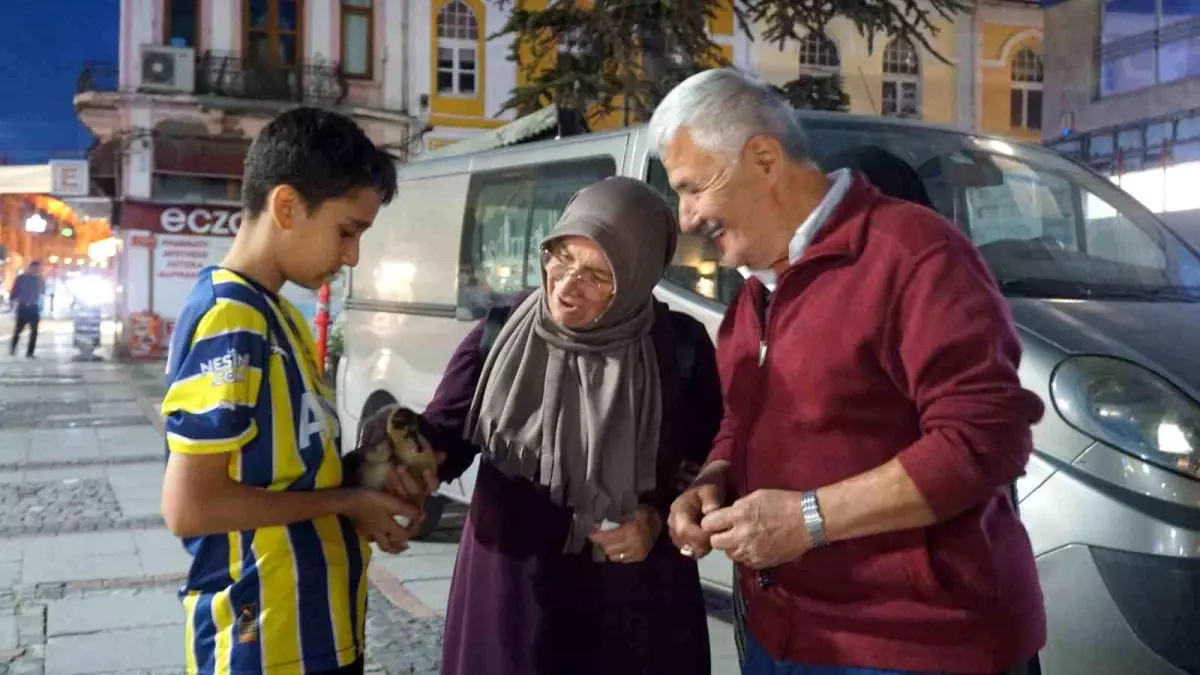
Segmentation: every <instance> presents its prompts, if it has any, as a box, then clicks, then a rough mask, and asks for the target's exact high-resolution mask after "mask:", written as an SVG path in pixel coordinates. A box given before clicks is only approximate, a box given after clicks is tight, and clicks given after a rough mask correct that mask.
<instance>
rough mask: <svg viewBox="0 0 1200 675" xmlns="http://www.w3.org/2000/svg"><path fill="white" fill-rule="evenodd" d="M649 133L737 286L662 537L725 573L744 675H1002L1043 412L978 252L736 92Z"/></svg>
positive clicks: (1034, 594) (749, 92)
mask: <svg viewBox="0 0 1200 675" xmlns="http://www.w3.org/2000/svg"><path fill="white" fill-rule="evenodd" d="M649 134H650V138H651V145H652V147H653V148H655V149H656V150H657V151H658V153H659V154H660V156H661V157H662V160H663V165H664V167H665V168H666V170H667V174H668V177H669V180H670V182H671V185H672V186H673V187H674V188H675V190H676V191H677V192H678V193H679V197H680V224H681V227H682V228H683V229H684V231H686V232H692V233H697V234H699V235H701V236H703V237H705V238H707V239H709V240H710V241H711V242H713V244H714V245H716V246H717V247H718V248H720V250H721V253H722V260H721V263H722V265H725V266H728V267H743V266H744V267H747V268H749V269H750V270H752V273H751V274H750V276H749V278H748V279H747V281H746V283H744V284H743V285H742V287H741V289H740V290H739V292H738V295H737V297H736V298H735V299H734V301H733V303H732V304H731V305H730V306H729V309H728V312H727V313H726V316H725V319H724V320H723V322H722V325H721V329H720V333H719V338H718V345H719V347H718V354H717V361H718V364H719V367H720V370H721V382H722V386H723V389H724V392H723V393H724V401H725V404H726V407H725V415H724V419H723V421H722V424H721V431H720V433H719V434H718V435H717V439H716V441H715V443H714V446H713V450H712V453H711V455H710V456H709V458H708V463H707V465H706V466H705V467H704V469H703V470H702V471H701V474H700V476H699V477H698V478H697V480H696V481H695V483H694V484H693V487H691V488H690V489H689V490H688V491H686V492H685V493H684V494H683V495H682V496H681V497H680V498H679V499H678V500H676V502H675V504H674V505H673V507H672V509H671V518H670V529H671V535H672V537H673V539H674V541H675V542H676V544H677V545H678V546H679V547H680V550H681V552H682V553H684V554H685V555H692V556H703V555H705V554H707V553H708V552H709V551H710V550H711V549H720V550H722V551H724V552H725V553H726V554H727V555H728V556H729V557H730V558H731V559H732V560H733V561H734V562H735V563H736V564H737V570H738V581H739V584H740V587H739V590H740V592H741V595H742V596H743V600H744V603H745V611H746V624H747V631H746V635H745V648H746V654H745V662H744V665H743V672H744V673H747V674H748V675H756V674H759V673H772V674H774V675H792V674H800V673H822V674H829V675H833V674H838V673H855V674H861V675H870V674H881V673H888V674H891V673H900V672H908V673H963V674H965V673H1002V672H1005V671H1008V670H1010V669H1015V668H1019V667H1022V666H1023V665H1024V664H1025V663H1026V662H1027V661H1028V660H1029V659H1030V658H1031V657H1033V656H1034V654H1035V653H1036V652H1037V651H1038V650H1039V649H1040V648H1041V647H1042V646H1043V644H1044V643H1045V640H1046V617H1045V611H1044V609H1043V606H1042V594H1041V588H1040V586H1039V583H1038V576H1037V569H1036V567H1035V565H1034V559H1033V552H1032V547H1031V545H1030V542H1029V537H1028V535H1027V533H1026V532H1025V529H1024V526H1023V525H1022V524H1021V522H1020V520H1019V519H1018V517H1017V514H1016V511H1015V505H1014V504H1013V501H1012V499H1011V497H1010V492H1009V486H1010V484H1011V483H1012V482H1013V481H1014V480H1015V479H1016V478H1017V477H1018V476H1019V475H1021V473H1022V472H1023V471H1024V467H1025V463H1026V461H1027V459H1028V458H1029V455H1030V453H1031V451H1032V432H1031V425H1032V424H1034V423H1036V422H1037V421H1038V420H1039V419H1040V417H1041V414H1042V412H1043V407H1042V403H1041V400H1040V399H1039V398H1038V397H1037V395H1035V394H1034V393H1032V392H1030V391H1027V390H1025V389H1024V388H1022V386H1021V383H1020V380H1019V378H1018V376H1017V368H1018V364H1019V362H1020V358H1021V349H1020V343H1019V342H1018V340H1017V336H1016V330H1015V328H1014V327H1013V324H1012V320H1011V317H1010V316H1009V311H1008V308H1007V305H1006V304H1005V301H1004V299H1003V297H1002V296H1001V295H1000V293H999V292H998V290H997V288H996V283H995V280H994V279H993V277H992V276H991V273H990V272H989V271H988V268H987V267H986V266H985V265H984V264H983V262H982V260H981V259H980V257H979V254H978V252H977V250H976V249H975V247H974V246H973V245H972V244H971V242H970V240H969V239H967V237H966V236H965V235H964V234H963V233H962V232H960V231H959V230H958V229H957V228H956V227H955V226H954V225H953V224H952V223H950V222H948V221H946V220H945V219H944V218H942V217H941V216H939V215H938V214H937V213H935V212H934V211H932V210H930V209H928V208H925V207H923V206H920V205H918V204H915V203H913V202H908V201H902V200H898V199H894V198H891V197H886V196H884V195H882V194H881V193H880V192H879V191H878V190H877V189H876V188H874V187H873V186H872V185H871V184H870V183H868V182H867V181H866V179H865V178H864V177H863V176H862V175H861V174H857V173H854V172H852V171H850V170H849V169H842V170H839V171H837V172H835V173H833V174H829V175H827V174H825V173H824V172H823V171H821V170H820V169H819V168H818V167H817V166H816V165H815V164H814V162H813V160H812V158H811V157H810V155H809V151H808V146H807V143H806V139H805V137H804V134H803V132H802V130H801V128H800V126H799V122H798V120H797V119H796V117H795V115H794V114H793V112H792V111H791V109H790V107H789V106H788V105H787V104H786V102H784V101H783V100H782V99H781V98H779V97H778V96H777V95H776V94H774V93H773V92H771V91H770V90H769V89H768V88H767V87H766V86H764V85H762V84H761V83H759V82H757V81H755V80H752V79H750V78H749V77H748V76H746V75H744V74H741V73H738V72H736V71H733V70H726V69H718V70H710V71H706V72H704V73H701V74H699V75H695V76H693V77H692V78H689V79H688V80H686V81H685V82H684V83H682V84H681V85H679V86H678V87H676V88H675V89H674V90H672V91H671V92H670V93H669V94H668V95H667V97H666V98H665V99H664V100H663V102H662V103H661V104H660V105H659V106H658V108H657V109H656V111H655V113H654V116H653V118H652V119H651V122H650V126H649Z"/></svg>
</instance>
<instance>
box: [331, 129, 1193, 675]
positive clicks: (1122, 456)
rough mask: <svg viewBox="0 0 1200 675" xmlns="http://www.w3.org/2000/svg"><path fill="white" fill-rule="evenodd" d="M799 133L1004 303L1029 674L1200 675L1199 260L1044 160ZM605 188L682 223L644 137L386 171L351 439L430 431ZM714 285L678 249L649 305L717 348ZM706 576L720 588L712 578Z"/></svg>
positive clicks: (1036, 151)
mask: <svg viewBox="0 0 1200 675" xmlns="http://www.w3.org/2000/svg"><path fill="white" fill-rule="evenodd" d="M800 115H801V118H802V120H803V122H804V124H805V128H806V129H807V131H808V134H809V140H810V144H811V146H812V149H813V152H814V155H815V157H816V158H817V160H818V161H820V160H822V158H825V157H829V156H831V155H833V154H834V153H840V152H843V151H846V150H849V149H852V148H860V147H864V146H873V147H877V148H882V149H885V150H887V151H889V152H891V153H893V154H894V155H897V156H899V157H900V158H902V159H903V160H904V161H905V162H907V163H908V164H909V165H910V166H911V167H912V168H913V169H914V170H915V171H916V172H917V174H918V175H920V177H921V179H922V181H923V183H924V186H925V189H926V192H927V193H928V195H929V197H930V199H931V201H932V202H933V204H934V205H935V207H936V208H937V209H938V210H939V211H940V212H941V213H942V214H943V215H944V216H946V217H947V218H949V219H950V220H952V221H953V222H954V223H956V224H957V225H958V226H959V227H961V228H962V229H963V231H965V232H967V233H968V234H969V235H970V237H971V239H972V240H973V241H974V243H975V245H976V246H977V247H978V248H979V251H980V253H981V254H982V255H983V258H984V259H985V260H986V261H987V264H988V265H989V266H990V267H991V269H992V271H993V273H994V274H995V276H996V278H997V280H998V281H999V284H1000V287H1001V290H1002V291H1003V293H1004V295H1005V296H1006V297H1007V298H1008V300H1009V302H1010V303H1011V306H1012V311H1013V316H1014V319H1015V321H1016V324H1017V328H1018V331H1019V334H1020V337H1021V341H1022V344H1023V346H1024V357H1023V360H1022V365H1021V370H1020V375H1021V378H1022V381H1023V383H1024V385H1025V386H1026V387H1027V388H1029V389H1031V390H1032V391H1034V392H1036V393H1037V394H1038V395H1040V396H1041V397H1042V399H1043V400H1044V401H1045V403H1046V415H1045V417H1044V419H1043V420H1042V421H1041V422H1040V423H1039V424H1038V425H1037V426H1036V427H1035V428H1034V442H1035V448H1036V450H1035V453H1034V456H1033V458H1032V459H1031V460H1030V462H1029V465H1028V467H1027V469H1026V474H1025V476H1024V477H1023V478H1021V479H1020V481H1019V482H1018V484H1017V492H1018V495H1019V500H1020V512H1021V517H1022V520H1023V522H1024V523H1025V526H1026V528H1027V529H1028V531H1029V534H1030V537H1031V538H1032V541H1033V546H1034V551H1035V554H1036V555H1037V565H1038V570H1039V573H1040V578H1041V583H1042V588H1043V591H1044V594H1045V599H1046V609H1047V613H1048V618H1049V631H1050V638H1049V644H1048V645H1047V647H1046V648H1045V650H1043V652H1042V653H1041V654H1040V663H1041V669H1042V672H1043V673H1046V674H1047V675H1131V674H1136V675H1179V674H1182V673H1200V647H1197V644H1200V643H1198V642H1197V640H1200V637H1198V636H1200V403H1198V401H1200V256H1198V255H1197V253H1196V252H1195V251H1194V250H1193V249H1192V248H1190V247H1189V246H1188V245H1187V244H1185V243H1184V242H1183V241H1182V240H1181V239H1180V238H1179V237H1178V236H1177V235H1176V234H1175V233H1173V232H1172V231H1170V230H1169V229H1167V228H1166V227H1165V226H1164V225H1163V224H1162V223H1161V222H1160V221H1158V220H1157V219H1156V218H1155V217H1154V216H1153V215H1152V214H1151V213H1150V212H1149V211H1147V210H1146V209H1145V208H1144V207H1143V206H1142V205H1141V204H1139V203H1138V202H1137V201H1135V200H1134V199H1133V198H1132V197H1130V196H1129V195H1127V194H1125V193H1124V192H1122V191H1121V190H1119V189H1118V188H1117V187H1116V186H1114V185H1113V184H1112V182H1111V181H1109V180H1107V179H1105V178H1104V177H1102V176H1099V175H1097V174H1095V173H1093V172H1091V171H1089V170H1087V169H1085V168H1083V167H1081V166H1079V165H1077V164H1075V163H1073V162H1071V161H1069V160H1067V159H1065V158H1063V157H1061V156H1060V155H1058V154H1056V153H1054V152H1051V151H1049V150H1046V149H1044V148H1040V147H1036V146H1032V145H1026V144H1021V143H1017V142H1014V141H1011V140H1007V139H1002V138H996V137H989V136H984V135H979V134H970V133H964V132H961V131H957V130H953V129H948V128H941V127H935V126H932V125H927V124H921V123H917V122H910V121H902V120H891V119H881V118H862V117H856V116H851V115H841V114H824V113H814V112H801V113H800ZM614 174H620V175H626V176H633V177H637V178H641V179H643V180H646V181H647V182H649V183H650V184H651V185H653V186H655V187H657V188H658V189H660V190H661V191H662V192H663V194H664V195H666V196H667V197H668V198H670V199H674V195H672V194H671V191H670V189H669V188H668V186H667V182H666V178H665V173H664V171H663V169H662V166H661V165H660V164H659V163H658V162H657V160H655V159H654V158H653V157H651V156H650V154H649V152H648V148H647V147H646V140H645V133H644V131H643V130H642V129H641V128H629V129H624V130H621V131H616V132H611V133H603V134H588V135H584V136H576V137H567V138H559V139H555V140H548V141H541V142H537V143H529V144H523V145H515V146H511V147H505V148H500V149H495V150H489V151H486V152H480V153H473V154H466V155H459V156H450V157H444V158H436V159H435V158H431V159H428V160H423V161H417V162H413V163H411V164H406V165H401V166H400V167H399V176H400V188H399V196H398V198H397V199H396V200H395V201H394V202H393V203H392V204H391V205H389V206H388V207H386V208H385V209H384V211H383V212H381V214H380V216H379V218H378V220H377V221H376V224H375V226H374V227H373V228H372V229H371V230H370V231H369V232H368V233H367V234H366V235H365V237H364V241H363V244H362V257H361V260H360V264H359V266H358V267H357V268H356V269H354V270H353V271H352V273H351V275H350V279H349V284H348V298H347V302H346V313H345V319H344V320H345V322H346V324H345V328H346V332H345V335H346V347H345V354H344V357H343V358H342V360H341V362H340V365H339V370H338V407H339V416H340V418H341V421H342V424H343V428H344V429H347V430H352V429H355V428H356V426H357V424H358V422H359V420H360V419H362V417H363V416H364V415H366V414H369V413H370V412H371V411H373V410H375V409H378V408H379V407H380V406H382V405H385V404H387V403H390V402H393V401H397V402H400V403H401V404H404V405H407V406H409V407H412V408H414V409H416V410H422V409H423V408H424V407H425V406H426V405H427V404H428V403H429V401H430V399H431V398H432V396H433V393H434V391H435V389H436V387H437V384H438V381H439V380H440V378H441V374H442V371H443V369H444V367H445V365H446V363H447V361H448V360H449V358H450V356H451V354H452V353H453V351H454V349H455V347H456V346H457V344H458V343H459V341H460V340H461V339H462V338H463V337H464V336H465V335H466V333H467V332H468V331H469V330H470V328H471V327H472V325H473V324H474V322H475V321H477V320H479V319H480V318H481V317H482V316H483V314H484V312H486V309H487V307H488V306H489V305H490V304H492V303H494V302H497V301H502V300H503V298H504V296H506V295H509V294H512V293H516V292H519V291H521V290H523V289H525V288H527V287H529V286H532V285H533V284H536V283H538V280H539V273H538V267H537V247H536V244H537V241H538V240H539V239H540V238H541V236H542V235H543V234H545V232H547V231H548V230H549V229H550V228H551V227H553V225H554V223H555V221H556V220H557V218H558V215H559V213H560V212H561V210H562V208H563V207H564V205H565V203H566V200H567V199H568V198H569V197H570V195H571V194H572V193H573V192H574V191H575V190H577V189H579V188H580V187H582V186H583V185H586V184H588V183H590V182H593V181H595V180H598V179H600V178H603V177H605V176H609V175H614ZM1197 189H1200V186H1197ZM716 261H717V254H716V251H713V250H711V248H710V247H709V245H708V244H707V243H706V242H704V241H702V240H700V239H698V238H694V237H684V239H683V241H681V245H680V247H679V252H678V254H677V256H676V259H675V261H674V264H673V266H672V267H671V269H670V271H669V272H668V274H667V278H666V279H664V281H663V282H662V283H661V284H660V285H659V287H658V289H657V290H656V294H657V295H658V297H659V298H660V299H662V300H663V301H665V302H667V303H668V304H670V305H672V306H673V307H674V308H676V309H679V310H682V311H686V312H689V313H691V314H693V315H694V316H696V317H697V318H698V319H700V320H701V321H702V322H703V323H704V324H705V325H706V326H707V327H708V328H709V330H710V332H712V333H713V334H714V335H715V332H716V328H717V325H718V323H719V321H720V318H721V316H722V313H723V311H724V305H725V303H727V302H728V301H729V300H730V298H732V297H733V295H734V293H736V291H737V288H738V286H739V285H740V284H741V282H742V277H741V275H740V274H739V273H738V272H737V271H735V270H726V269H722V268H720V267H718V265H717V263H716ZM345 438H346V444H347V446H348V445H350V444H352V443H353V440H354V434H353V433H346V434H345ZM473 480H474V466H473V467H472V469H471V470H469V471H468V472H467V473H466V474H465V475H464V476H463V478H462V479H461V480H459V481H455V482H454V483H452V484H449V485H447V486H446V487H445V488H444V489H443V490H442V492H441V497H440V499H450V500H454V501H459V502H468V501H469V500H470V498H471V491H472V487H473ZM438 506H439V503H438V502H436V501H435V502H432V503H431V504H430V513H431V516H435V515H436V514H437V513H438V512H439V509H438ZM431 520H434V521H435V520H436V518H432V517H431ZM702 574H703V576H704V578H705V581H706V582H707V583H709V584H710V585H713V586H716V587H718V588H724V589H728V588H729V586H730V579H731V574H732V571H731V565H730V563H729V561H728V560H727V559H726V558H725V557H724V556H721V555H720V554H717V555H712V556H708V557H707V558H706V559H705V560H704V561H703V562H702Z"/></svg>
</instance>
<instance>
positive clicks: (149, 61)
mask: <svg viewBox="0 0 1200 675" xmlns="http://www.w3.org/2000/svg"><path fill="white" fill-rule="evenodd" d="M138 90H139V91H152V92H162V93H167V94H191V93H192V92H194V91H195V90H196V51H195V50H194V49H192V48H191V47H168V46H166V45H142V81H141V82H139V83H138Z"/></svg>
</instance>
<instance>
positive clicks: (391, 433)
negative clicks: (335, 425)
mask: <svg viewBox="0 0 1200 675" xmlns="http://www.w3.org/2000/svg"><path fill="white" fill-rule="evenodd" d="M393 466H402V467H404V468H405V469H407V470H408V473H409V475H411V476H412V477H413V478H414V479H415V480H416V481H417V482H418V483H422V482H423V481H424V476H423V474H424V472H425V471H426V470H427V469H429V470H433V471H434V472H435V473H436V472H437V466H438V465H437V458H436V457H435V456H434V454H433V450H432V449H431V448H430V447H429V441H427V440H426V439H425V437H424V436H423V435H422V434H421V428H420V424H419V418H418V416H417V413H415V412H413V411H412V410H409V409H408V408H401V407H397V408H395V409H394V410H393V411H392V412H391V414H389V415H388V418H387V435H386V436H385V437H384V438H383V440H381V441H379V442H378V443H375V444H374V445H372V446H370V447H367V448H364V449H363V452H362V464H361V466H360V467H359V484H360V485H362V486H363V487H367V488H372V489H376V490H378V489H380V488H382V487H383V484H384V482H386V480H387V475H388V472H389V471H390V470H391V468H392V467H393Z"/></svg>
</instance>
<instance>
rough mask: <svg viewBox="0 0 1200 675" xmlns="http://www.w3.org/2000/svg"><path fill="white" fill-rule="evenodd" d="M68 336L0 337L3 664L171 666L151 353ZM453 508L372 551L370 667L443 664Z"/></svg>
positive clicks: (73, 673)
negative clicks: (83, 353) (15, 345)
mask: <svg viewBox="0 0 1200 675" xmlns="http://www.w3.org/2000/svg"><path fill="white" fill-rule="evenodd" d="M67 328H69V324H67ZM10 330H11V323H10V322H7V321H6V320H5V318H4V317H2V316H0V340H3V339H5V338H6V336H7V335H9V334H10V333H9V331H10ZM69 340H70V335H69V330H67V329H64V326H63V324H62V322H46V323H45V324H43V332H42V335H41V337H40V339H39V347H38V358H37V359H34V360H32V361H29V360H26V359H24V358H20V357H19V356H18V358H12V357H9V355H8V353H7V349H6V347H7V344H4V345H2V347H5V348H2V349H0V675H117V674H120V675H166V674H167V673H171V674H172V675H174V674H177V673H182V672H183V667H182V659H183V653H182V644H183V624H182V619H183V610H182V607H181V606H180V603H179V600H178V597H177V590H178V588H179V586H180V584H181V582H182V580H183V578H184V577H183V575H184V573H185V572H186V570H187V567H188V563H189V558H188V556H187V555H186V553H185V552H184V550H183V548H182V546H181V545H180V543H179V541H178V539H176V538H175V537H173V536H172V535H171V534H170V533H169V532H167V531H166V529H165V528H164V527H162V518H161V515H160V510H159V509H160V507H159V495H160V492H161V489H162V460H163V442H162V436H161V428H160V426H159V425H158V418H157V412H156V408H157V404H158V401H159V400H161V397H162V395H163V393H164V391H163V387H162V384H161V379H162V364H161V363H152V364H141V365H129V364H114V363H110V362H107V361H101V362H76V361H72V357H73V356H74V351H73V349H72V348H71V346H70V341H69ZM102 354H103V353H102ZM456 515H457V518H458V519H461V509H455V508H452V509H450V513H449V514H448V516H447V517H446V518H445V519H444V522H445V524H446V525H445V527H444V528H443V529H442V530H439V531H438V532H436V533H435V534H434V536H433V537H431V539H430V540H429V541H424V542H414V543H413V545H412V547H411V548H410V549H409V551H407V552H406V553H404V554H402V555H399V556H390V555H387V554H383V553H377V554H376V555H375V557H374V561H373V563H372V565H371V568H370V572H369V574H370V580H371V584H372V585H371V588H370V590H369V601H368V613H367V658H368V661H367V672H369V673H375V674H379V673H385V674H387V675H409V674H413V673H436V672H438V668H439V665H440V655H441V634H442V626H443V617H442V613H443V612H444V611H445V606H446V598H447V595H448V593H449V586H450V576H451V573H452V571H453V565H454V557H455V555H456V553H457V545H458V535H459V529H458V527H457V526H456V523H455V520H456V517H455V516H456ZM723 602H725V601H723V600H722V599H721V598H720V596H717V595H713V596H712V597H710V598H709V604H710V620H709V626H710V631H711V633H712V635H713V647H712V649H713V657H714V662H713V663H714V669H713V672H714V674H718V675H721V674H725V673H729V674H731V673H734V672H736V652H734V647H733V639H732V633H731V630H730V629H729V625H728V621H727V619H728V616H727V614H728V613H727V608H725V607H723V606H722V603H723Z"/></svg>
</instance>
